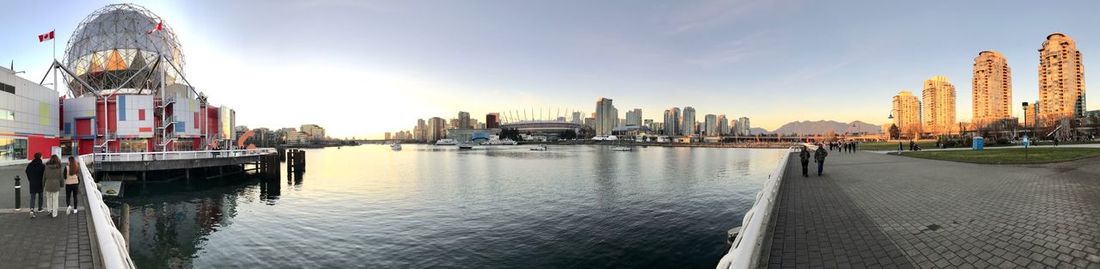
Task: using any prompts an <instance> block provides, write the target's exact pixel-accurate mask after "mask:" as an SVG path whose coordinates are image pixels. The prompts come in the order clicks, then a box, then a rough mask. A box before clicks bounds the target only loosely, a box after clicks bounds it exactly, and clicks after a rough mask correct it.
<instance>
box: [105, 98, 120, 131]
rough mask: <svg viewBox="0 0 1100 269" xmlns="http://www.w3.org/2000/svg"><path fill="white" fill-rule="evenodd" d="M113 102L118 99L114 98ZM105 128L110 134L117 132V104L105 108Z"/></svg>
mask: <svg viewBox="0 0 1100 269" xmlns="http://www.w3.org/2000/svg"><path fill="white" fill-rule="evenodd" d="M115 100H118V97H115ZM116 102H117V101H116ZM107 128H108V130H110V132H111V133H117V132H118V103H111V104H110V105H108V106H107Z"/></svg>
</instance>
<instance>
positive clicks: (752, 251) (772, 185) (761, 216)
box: [716, 146, 801, 269]
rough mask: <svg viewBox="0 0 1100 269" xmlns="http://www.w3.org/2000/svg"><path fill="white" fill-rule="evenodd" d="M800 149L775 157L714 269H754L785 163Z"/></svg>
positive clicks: (776, 196) (773, 209)
mask: <svg viewBox="0 0 1100 269" xmlns="http://www.w3.org/2000/svg"><path fill="white" fill-rule="evenodd" d="M797 148H801V146H794V147H790V148H787V152H785V153H784V154H783V156H781V157H779V164H778V165H777V167H776V168H775V171H774V172H772V173H771V174H770V175H768V180H767V181H765V182H764V187H763V188H761V189H760V192H757V193H756V201H755V202H753V204H752V207H750V208H749V211H747V212H745V218H744V219H742V220H741V230H740V231H738V233H737V238H736V239H734V240H733V243H732V245H731V246H730V250H729V252H728V253H726V255H725V256H722V259H721V260H719V261H718V266H716V268H720V269H728V268H756V267H758V264H757V263H758V262H759V261H760V256H759V255H760V254H761V252H762V249H760V248H762V247H763V245H764V239H765V238H767V235H766V234H764V233H766V232H767V231H768V226H769V225H770V224H769V223H768V222H770V221H771V216H772V214H773V213H775V204H776V201H777V200H778V198H779V186H780V183H782V180H783V172H784V171H786V170H787V160H788V159H789V158H790V157H791V152H794V150H795V149H797Z"/></svg>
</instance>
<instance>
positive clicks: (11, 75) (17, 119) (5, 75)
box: [0, 67, 60, 162]
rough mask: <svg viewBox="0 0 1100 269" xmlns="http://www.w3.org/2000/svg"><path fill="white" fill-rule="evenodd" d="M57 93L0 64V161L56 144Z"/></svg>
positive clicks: (31, 154) (22, 157)
mask: <svg viewBox="0 0 1100 269" xmlns="http://www.w3.org/2000/svg"><path fill="white" fill-rule="evenodd" d="M58 111H59V110H58V94H57V92H56V91H54V90H52V89H49V88H46V87H43V86H42V85H39V84H38V83H34V82H32V81H30V80H26V79H24V78H22V77H19V76H18V75H16V72H15V71H12V70H11V69H7V68H3V67H0V162H4V161H14V160H27V159H31V158H34V153H36V152H41V153H42V155H45V156H46V157H49V155H50V153H51V152H52V151H53V148H54V147H58V145H59V143H60V142H59V141H60V140H59V138H58V126H59V125H58V118H59V117H60V116H59V115H58V113H59V112H58Z"/></svg>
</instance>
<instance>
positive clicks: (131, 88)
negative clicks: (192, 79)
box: [64, 4, 184, 95]
mask: <svg viewBox="0 0 1100 269" xmlns="http://www.w3.org/2000/svg"><path fill="white" fill-rule="evenodd" d="M158 24H159V25H160V29H159V30H157V27H158ZM161 56H163V57H164V58H165V60H167V61H162V62H161V63H160V66H159V67H158V68H157V69H158V70H152V69H153V65H154V63H156V61H157V59H158V58H160V57H161ZM183 63H184V62H183V53H182V52H181V51H180V45H179V41H177V40H176V33H175V32H173V31H172V28H170V27H168V24H167V23H164V21H163V20H161V18H160V17H158V16H157V15H156V14H153V13H152V12H150V11H149V10H148V9H145V8H143V7H140V6H137V5H132V4H114V5H108V6H106V7H103V8H101V9H99V10H96V11H95V12H92V14H91V15H88V17H87V18H84V21H82V22H80V25H78V26H77V27H76V30H75V31H73V35H72V37H71V38H69V44H68V46H67V47H66V48H65V63H64V64H65V66H66V67H67V68H69V70H71V71H72V72H74V73H76V76H77V77H79V78H80V79H81V80H84V81H85V82H87V83H88V84H90V86H91V87H92V88H93V89H89V88H88V87H85V86H84V85H82V84H81V83H79V82H77V81H75V80H73V79H72V78H70V79H69V81H68V85H69V88H70V89H72V90H73V91H74V92H75V93H76V94H77V95H83V94H84V93H87V92H89V91H93V90H98V91H113V90H115V89H120V92H123V93H127V92H129V93H140V92H142V91H143V90H146V89H159V88H160V85H161V82H162V80H163V82H164V84H165V85H171V84H175V82H176V78H177V77H179V76H181V75H182V74H180V73H179V72H182V71H183ZM169 64H170V65H172V66H174V67H175V68H172V67H171V66H168V65H169ZM176 70H179V72H176ZM160 71H164V72H160ZM134 75H137V76H134ZM131 77H133V79H132V80H130V81H129V82H127V79H130V78H131Z"/></svg>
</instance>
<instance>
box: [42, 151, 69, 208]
mask: <svg viewBox="0 0 1100 269" xmlns="http://www.w3.org/2000/svg"><path fill="white" fill-rule="evenodd" d="M65 170H66V169H65V166H63V165H61V158H59V157H57V155H53V156H50V161H48V162H46V172H45V173H42V190H43V191H44V192H45V193H46V210H47V211H49V212H50V216H51V217H54V218H56V217H57V199H58V196H59V195H60V192H61V186H62V185H64V184H65Z"/></svg>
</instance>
